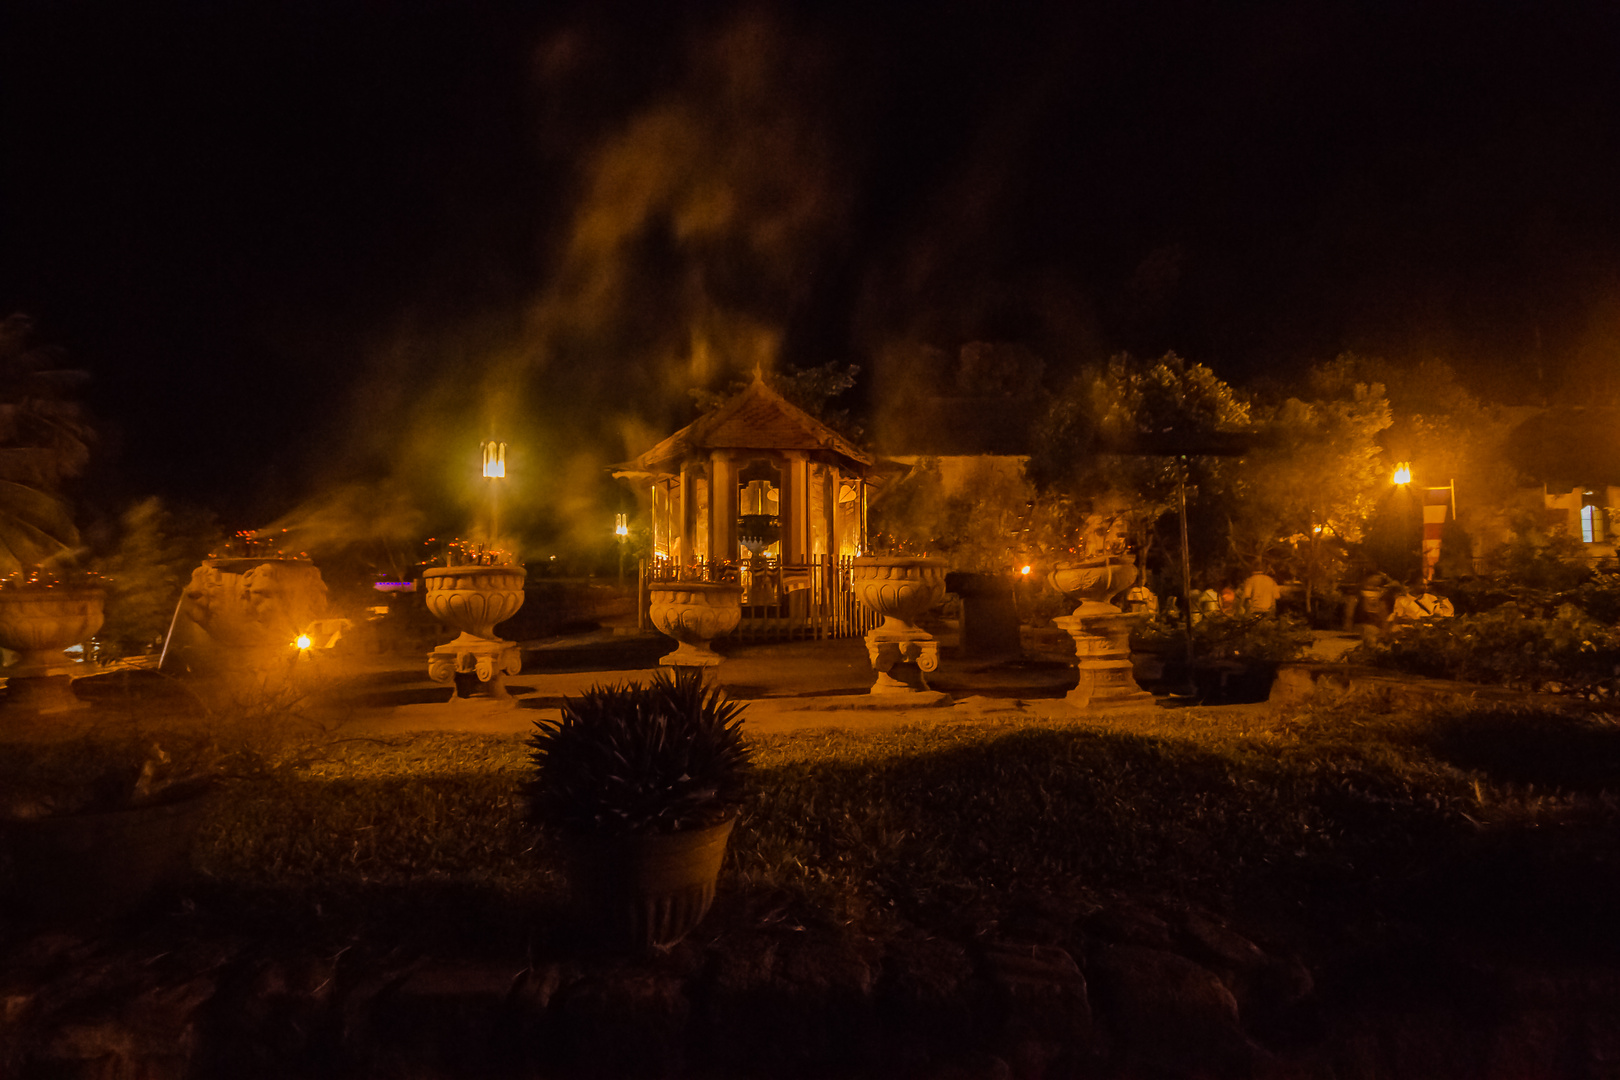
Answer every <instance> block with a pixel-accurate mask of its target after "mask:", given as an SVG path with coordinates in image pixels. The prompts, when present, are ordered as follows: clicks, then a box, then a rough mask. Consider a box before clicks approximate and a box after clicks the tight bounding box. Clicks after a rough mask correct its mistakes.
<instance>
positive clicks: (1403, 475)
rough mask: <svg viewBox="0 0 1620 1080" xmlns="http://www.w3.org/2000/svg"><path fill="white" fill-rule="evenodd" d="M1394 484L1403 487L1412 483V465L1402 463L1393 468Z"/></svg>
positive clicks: (1407, 462)
mask: <svg viewBox="0 0 1620 1080" xmlns="http://www.w3.org/2000/svg"><path fill="white" fill-rule="evenodd" d="M1395 482H1396V483H1397V484H1401V485H1403V486H1404V485H1406V484H1410V483H1411V482H1412V463H1411V462H1410V461H1403V462H1401V463H1400V464H1398V465H1396V466H1395Z"/></svg>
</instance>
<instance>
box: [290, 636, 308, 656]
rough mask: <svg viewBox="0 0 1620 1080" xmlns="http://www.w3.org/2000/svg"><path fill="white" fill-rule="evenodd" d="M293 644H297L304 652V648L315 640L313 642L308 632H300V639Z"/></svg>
mask: <svg viewBox="0 0 1620 1080" xmlns="http://www.w3.org/2000/svg"><path fill="white" fill-rule="evenodd" d="M293 644H295V645H297V646H298V649H299V651H300V652H302V651H303V650H305V649H307V648H309V647H310V645H311V644H313V642H311V641H310V640H309V635H308V634H299V635H298V640H297V641H295V642H293Z"/></svg>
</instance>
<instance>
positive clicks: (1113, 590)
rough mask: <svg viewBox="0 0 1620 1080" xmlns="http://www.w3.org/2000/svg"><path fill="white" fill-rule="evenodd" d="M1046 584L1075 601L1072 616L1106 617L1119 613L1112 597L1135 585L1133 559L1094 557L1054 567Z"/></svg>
mask: <svg viewBox="0 0 1620 1080" xmlns="http://www.w3.org/2000/svg"><path fill="white" fill-rule="evenodd" d="M1048 580H1050V581H1051V582H1052V587H1053V588H1054V589H1056V590H1057V591H1058V592H1060V593H1063V594H1064V595H1065V596H1067V597H1069V599H1071V600H1076V601H1078V602H1079V603H1078V606H1076V607H1075V609H1074V611H1073V612H1071V613H1070V614H1073V615H1110V614H1115V613H1117V612H1118V611H1119V610H1120V609H1119V607H1118V606H1116V605H1115V604H1114V597H1116V596H1118V595H1120V594H1121V593H1123V592H1124V591H1125V590H1126V589H1129V588H1130V587H1131V586H1132V585H1135V584H1136V556H1135V555H1132V554H1129V553H1126V554H1124V555H1098V556H1096V557H1095V558H1091V559H1087V560H1085V561H1083V562H1078V563H1071V564H1068V565H1062V566H1058V567H1057V568H1056V569H1054V570H1053V571H1052V572H1051V574H1050V575H1048Z"/></svg>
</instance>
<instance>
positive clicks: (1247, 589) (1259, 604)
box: [1238, 566, 1282, 615]
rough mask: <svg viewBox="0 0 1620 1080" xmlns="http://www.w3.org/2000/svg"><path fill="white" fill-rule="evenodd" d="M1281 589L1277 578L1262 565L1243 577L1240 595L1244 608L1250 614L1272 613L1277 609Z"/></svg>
mask: <svg viewBox="0 0 1620 1080" xmlns="http://www.w3.org/2000/svg"><path fill="white" fill-rule="evenodd" d="M1281 591H1282V590H1281V589H1279V588H1278V587H1277V579H1276V578H1274V577H1272V576H1271V575H1270V574H1268V573H1266V568H1265V567H1264V566H1262V567H1260V568H1259V569H1257V570H1256V571H1255V572H1254V573H1252V574H1250V575H1249V576H1248V577H1246V578H1244V579H1243V585H1242V587H1241V588H1239V589H1238V596H1239V597H1240V598H1241V599H1242V601H1243V610H1244V611H1247V612H1248V613H1249V614H1250V615H1270V614H1272V613H1274V612H1275V611H1276V610H1277V596H1278V594H1279V593H1280V592H1281Z"/></svg>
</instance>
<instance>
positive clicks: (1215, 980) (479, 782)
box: [0, 637, 1620, 1078]
mask: <svg viewBox="0 0 1620 1080" xmlns="http://www.w3.org/2000/svg"><path fill="white" fill-rule="evenodd" d="M1033 644H1034V645H1035V646H1036V647H1035V648H1032V649H1031V650H1030V653H1029V656H1028V657H1027V658H1026V659H1023V660H1020V661H1017V662H1011V663H1003V664H985V665H982V666H980V667H978V668H973V667H970V666H969V665H966V664H963V663H960V662H958V663H954V664H953V662H952V660H953V658H952V657H951V656H950V655H949V654H947V656H946V658H945V662H944V663H943V664H942V666H941V670H940V672H939V673H938V677H937V678H936V680H935V682H936V684H937V685H939V686H940V687H941V688H943V689H947V690H949V691H950V692H951V693H952V695H953V698H954V699H955V703H954V704H953V705H951V706H948V707H941V708H932V709H927V710H919V711H917V712H913V713H905V712H900V713H893V712H883V711H878V712H873V711H870V710H862V709H851V708H836V706H839V705H844V706H849V705H855V704H859V703H860V701H859V693H858V692H859V691H861V690H863V689H864V687H865V685H866V684H867V682H868V681H869V680H870V677H871V676H870V674H869V672H870V669H869V668H868V667H866V666H865V657H864V653H863V651H862V647H861V645H860V643H859V642H831V643H799V644H790V645H772V646H767V645H756V646H739V647H736V648H734V649H733V650H732V655H731V657H730V659H728V661H727V663H726V665H724V666H723V667H722V668H721V670H720V676H721V679H722V681H723V682H725V683H726V684H727V685H728V686H729V687H730V688H731V689H732V690H733V692H734V693H736V694H737V695H738V696H741V697H745V698H747V699H749V700H750V702H751V704H750V705H749V711H748V714H747V715H748V717H749V724H750V730H751V731H752V733H753V735H754V741H755V743H756V746H757V756H758V775H757V782H756V785H755V786H756V795H755V797H754V798H753V800H752V801H751V803H750V805H749V807H748V809H747V813H746V817H745V819H744V821H743V822H742V823H741V824H740V825H739V827H738V830H737V833H736V835H735V836H734V840H733V846H732V852H731V854H730V855H729V856H728V862H727V866H726V869H725V871H724V874H723V876H722V881H721V896H720V899H719V901H718V902H717V905H716V909H715V910H714V912H712V913H711V915H710V918H709V919H708V920H707V921H706V922H705V923H704V924H703V926H702V927H700V928H699V930H698V931H697V932H696V933H695V934H693V935H692V936H691V937H690V938H689V939H688V940H687V941H686V942H684V943H683V944H682V945H680V946H678V947H677V948H675V949H674V950H672V951H671V952H670V953H668V954H667V955H664V956H660V957H656V958H651V959H647V960H639V961H632V960H624V959H620V958H615V957H613V956H611V955H607V954H602V953H599V952H596V951H593V949H592V948H591V947H590V946H588V945H587V944H584V943H582V942H581V941H580V940H578V938H577V935H575V934H574V933H573V932H572V930H571V929H570V927H571V925H572V924H571V923H570V918H569V915H568V913H567V909H566V903H565V898H566V894H565V891H564V885H563V882H562V879H561V875H560V874H558V873H557V872H556V871H555V869H554V866H555V861H556V860H555V857H554V856H555V852H554V849H553V847H552V846H551V841H550V840H549V839H548V838H547V837H545V836H543V835H541V836H536V835H533V834H531V833H529V832H528V831H527V830H525V829H523V828H522V827H521V823H520V817H521V815H520V813H519V810H518V808H519V805H520V800H519V796H520V785H521V782H522V778H523V776H524V774H525V771H526V769H527V767H528V766H527V760H526V748H525V746H524V743H523V734H522V733H523V731H525V730H526V729H527V727H526V722H527V721H528V720H529V719H530V718H531V717H532V716H534V715H537V714H535V713H534V712H533V711H532V710H534V709H541V710H545V709H552V708H556V707H557V704H558V699H560V697H561V696H563V695H565V694H568V693H574V692H577V691H578V689H581V688H583V686H584V685H588V684H589V682H591V681H595V680H597V679H599V678H608V679H622V678H626V677H633V676H634V674H635V673H637V672H640V671H644V670H645V669H646V668H648V667H649V666H650V665H651V664H652V663H653V661H654V659H655V658H656V655H657V654H658V652H660V651H662V649H661V648H660V647H659V645H658V644H657V643H656V642H654V641H650V640H643V639H637V638H634V637H621V638H619V639H614V638H612V637H598V638H591V639H576V640H573V641H569V642H559V643H554V645H553V647H551V648H536V649H533V650H531V651H530V652H529V654H528V656H527V657H526V667H525V672H524V674H523V675H521V676H519V677H517V678H515V679H513V680H512V682H513V684H514V685H515V686H523V687H525V688H527V689H525V690H524V691H523V693H522V695H521V697H522V698H523V701H524V705H525V706H526V708H523V709H521V710H514V711H513V713H512V714H508V718H507V720H505V721H503V722H502V723H504V724H505V725H506V726H505V727H499V726H497V725H496V724H495V723H494V722H493V721H490V720H488V719H487V716H484V717H481V716H480V714H479V712H478V710H476V709H473V710H472V711H471V712H469V711H467V710H465V709H463V710H461V711H459V712H457V711H456V709H457V707H455V706H449V705H438V704H435V703H433V702H431V701H429V700H427V699H428V698H430V697H442V696H443V695H444V694H445V691H444V690H443V688H437V687H433V686H431V684H427V683H425V681H423V680H421V679H420V678H419V673H420V671H421V668H420V667H419V666H417V664H416V662H415V661H414V660H413V661H411V662H410V663H411V667H410V668H407V667H406V666H405V663H404V662H401V663H399V664H376V665H372V666H371V669H370V670H369V671H367V672H365V673H364V674H363V676H361V677H357V678H355V679H353V680H351V681H348V682H347V683H345V689H344V692H343V693H342V694H340V695H337V696H336V698H335V699H334V700H339V701H341V702H342V703H343V704H342V707H341V708H338V709H336V710H333V709H330V708H329V709H327V710H326V711H325V712H322V713H320V714H319V715H314V714H312V715H310V716H307V717H305V720H304V722H305V723H306V724H307V725H310V727H309V729H308V730H309V733H311V734H312V735H313V736H317V737H316V738H312V739H310V740H305V741H304V742H303V743H302V744H301V745H305V746H311V745H317V744H318V745H319V746H320V749H319V751H318V752H317V753H315V754H313V755H311V754H307V753H300V754H293V755H292V756H291V757H289V758H287V759H286V760H287V761H288V762H289V764H288V766H287V767H285V768H280V769H271V770H268V771H266V772H264V773H263V774H262V775H260V776H258V777H256V778H254V779H251V780H246V781H242V782H239V783H238V784H236V785H235V786H233V788H232V789H231V792H232V797H231V798H230V799H228V800H221V801H220V804H219V806H218V807H217V809H216V810H215V812H214V813H213V816H212V819H211V820H210V822H209V823H208V824H207V825H206V826H205V830H204V835H203V837H202V844H201V849H200V850H199V852H198V857H197V869H198V874H197V876H196V877H195V878H193V879H192V880H191V881H190V882H188V883H187V885H186V886H185V888H183V889H182V890H181V891H180V892H179V893H178V894H171V895H169V896H167V897H165V898H162V899H159V900H155V901H154V902H153V903H151V904H150V905H148V906H147V907H145V908H144V909H142V910H140V911H137V912H134V913H132V914H130V915H129V916H127V917H126V918H124V919H123V920H122V921H120V922H117V923H114V924H109V925H105V926H102V927H99V928H88V929H87V928H77V929H74V928H65V929H64V928H57V929H43V928H40V927H29V926H21V925H8V926H7V927H6V929H5V930H4V932H3V936H0V973H3V974H0V1025H3V1026H0V1032H3V1035H0V1066H3V1067H0V1072H3V1073H4V1074H5V1075H8V1076H9V1075H17V1076H30V1075H39V1076H90V1075H96V1076H110V1075H132V1076H133V1075H146V1076H212V1075H219V1076H233V1077H234V1076H266V1077H269V1076H276V1077H282V1076H306V1075H307V1076H349V1075H353V1076H373V1075H401V1076H441V1075H476V1076H489V1075H531V1076H532V1075H558V1076H572V1075H582V1074H594V1075H600V1076H623V1075H694V1076H730V1075H738V1076H743V1075H756V1076H783V1075H802V1076H824V1075H852V1074H859V1075H870V1076H916V1077H946V1076H955V1077H968V1076H985V1077H990V1076H1070V1075H1073V1076H1092V1075H1096V1076H1194V1075H1232V1076H1241V1075H1267V1076H1310V1077H1324V1078H1325V1077H1347V1076H1365V1077H1380V1076H1411V1077H1429V1076H1458V1077H1463V1076H1467V1077H1478V1076H1502V1077H1517V1076H1531V1075H1538V1076H1572V1077H1573V1076H1603V1075H1615V1074H1616V1070H1617V1068H1620V956H1617V953H1616V949H1615V946H1614V944H1613V939H1614V938H1615V935H1614V934H1613V933H1612V925H1613V919H1614V915H1615V904H1616V899H1615V898H1616V897H1617V896H1620V867H1617V865H1616V862H1615V855H1614V852H1615V851H1616V850H1617V846H1616V845H1615V843H1614V841H1615V839H1616V834H1617V832H1620V829H1617V821H1620V807H1617V805H1616V802H1615V798H1614V792H1615V791H1616V790H1620V783H1617V777H1620V731H1617V729H1616V727H1615V725H1614V724H1613V723H1612V721H1610V720H1608V719H1606V718H1604V717H1601V716H1584V715H1566V714H1561V713H1552V712H1547V711H1537V710H1535V709H1533V708H1527V707H1520V708H1490V709H1485V708H1481V707H1480V706H1479V705H1478V704H1477V703H1471V702H1469V701H1467V700H1457V701H1452V702H1443V701H1442V702H1435V701H1432V700H1425V701H1423V702H1413V703H1408V702H1406V701H1403V700H1402V699H1401V698H1400V696H1399V695H1398V694H1391V693H1389V692H1388V690H1387V688H1386V689H1383V690H1380V692H1379V693H1377V694H1375V695H1371V696H1369V697H1365V698H1360V699H1358V698H1354V697H1351V698H1337V699H1333V700H1325V699H1323V700H1314V701H1307V702H1303V703H1298V704H1291V705H1287V706H1281V705H1279V706H1268V705H1248V706H1231V707H1222V708H1209V707H1190V708H1155V709H1149V710H1141V711H1136V712H1131V713H1123V714H1119V715H1116V716H1087V715H1083V714H1075V713H1072V712H1071V711H1069V710H1067V708H1066V707H1065V706H1064V705H1063V704H1062V702H1061V697H1062V694H1063V692H1064V691H1065V690H1066V689H1067V686H1068V684H1069V683H1070V682H1072V678H1073V676H1072V673H1071V670H1070V669H1067V668H1066V667H1065V666H1064V665H1063V664H1062V663H1061V662H1059V661H1058V660H1057V659H1056V657H1055V655H1053V654H1049V653H1047V652H1045V651H1044V648H1043V647H1042V643H1040V642H1035V643H1033ZM84 691H85V696H87V697H89V698H91V699H92V700H96V701H97V703H98V706H104V707H106V708H109V709H111V708H113V707H114V706H115V704H116V700H117V698H118V695H117V693H116V692H115V691H114V689H113V688H112V687H111V685H110V684H109V685H108V686H107V687H105V688H102V689H100V690H98V689H97V688H95V687H85V688H84ZM126 700H127V699H126ZM166 700H167V701H168V706H167V708H168V711H169V712H170V713H173V714H175V715H184V716H189V717H191V722H196V721H198V720H202V719H203V717H202V716H201V714H200V713H197V712H196V711H195V710H192V711H191V712H188V711H187V710H188V709H190V708H191V706H189V705H188V704H187V698H186V697H185V696H184V695H179V696H174V697H171V698H169V699H166ZM154 701H155V699H154ZM154 701H149V702H148V705H151V704H153V703H154ZM89 711H91V710H87V712H89ZM433 715H437V716H439V717H440V718H441V719H440V720H439V721H438V722H434V723H430V722H428V719H430V718H431V716H433ZM513 715H516V716H518V717H519V718H520V720H521V721H522V722H519V723H517V724H516V725H513V723H512V720H511V717H512V716H513ZM220 716H221V714H219V713H217V712H216V714H215V719H219V718H220ZM402 717H403V719H402ZM246 721H247V723H248V724H249V725H257V726H258V727H259V728H261V729H262V728H264V727H265V726H266V718H265V717H247V718H246ZM276 722H277V721H274V720H272V721H271V722H270V725H271V726H273V725H274V723H276ZM285 726H286V728H287V729H288V730H289V731H290V730H292V729H294V728H296V727H297V726H298V725H297V724H296V723H295V722H294V719H293V718H291V717H288V718H285ZM263 733H264V732H263V731H262V730H261V734H263ZM322 740H324V741H322ZM294 741H296V740H294Z"/></svg>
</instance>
